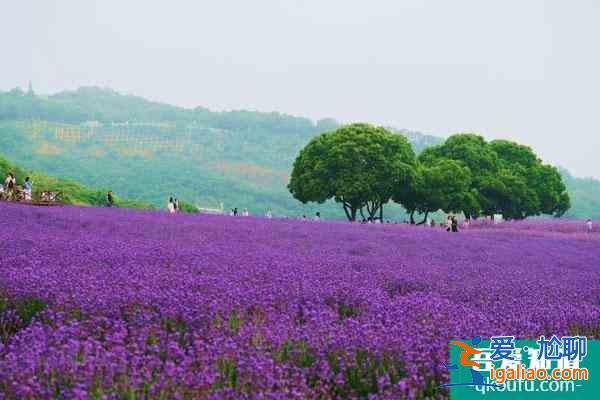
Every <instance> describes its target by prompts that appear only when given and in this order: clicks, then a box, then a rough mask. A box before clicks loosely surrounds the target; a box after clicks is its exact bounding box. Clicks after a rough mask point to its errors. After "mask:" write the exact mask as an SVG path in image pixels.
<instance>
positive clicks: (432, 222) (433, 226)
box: [431, 219, 435, 228]
mask: <svg viewBox="0 0 600 400" xmlns="http://www.w3.org/2000/svg"><path fill="white" fill-rule="evenodd" d="M431 227H432V228H435V219H432V220H431Z"/></svg>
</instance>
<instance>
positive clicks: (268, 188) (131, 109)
mask: <svg viewBox="0 0 600 400" xmlns="http://www.w3.org/2000/svg"><path fill="white" fill-rule="evenodd" d="M337 126H338V124H337V122H336V121H334V120H331V119H324V120H320V121H317V122H313V121H311V120H309V119H306V118H299V117H293V116H290V115H284V114H279V113H260V112H252V111H231V112H212V111H209V110H207V109H205V108H202V107H198V108H194V109H185V108H180V107H175V106H171V105H167V104H162V103H156V102H151V101H147V100H145V99H143V98H140V97H136V96H126V95H121V94H119V93H117V92H115V91H113V90H110V89H100V88H95V87H85V88H80V89H78V90H77V91H72V92H62V93H58V94H56V95H52V96H47V97H43V96H36V95H34V94H33V93H23V92H21V91H19V90H13V91H11V92H6V93H0V152H1V153H3V154H4V155H5V156H6V157H7V158H8V159H9V160H11V161H12V162H16V163H19V164H20V165H24V166H26V167H27V168H32V169H35V170H39V171H44V172H45V173H48V174H50V175H53V176H59V177H62V178H67V179H70V180H74V181H77V182H81V183H82V184H84V185H87V186H91V187H99V188H110V189H112V190H113V191H115V192H116V193H119V194H120V195H122V196H125V197H129V198H137V199H143V200H144V201H148V202H150V203H152V204H153V205H155V206H158V207H163V206H164V204H165V202H166V199H167V198H168V197H169V196H171V195H175V196H177V197H179V198H184V199H187V200H189V201H191V202H192V203H194V204H196V205H199V206H201V207H218V206H219V205H220V204H221V203H223V205H224V207H225V208H226V209H227V208H232V207H238V208H240V209H241V208H248V209H249V210H250V212H251V213H253V214H256V213H264V212H265V210H266V209H267V208H271V209H272V210H273V212H274V213H275V214H276V215H299V214H302V213H306V214H312V213H314V212H315V211H317V210H319V211H321V212H322V214H323V215H324V216H326V217H342V214H343V213H342V211H341V210H340V209H339V207H337V206H334V205H332V204H325V205H306V206H305V205H302V204H300V203H299V202H298V201H296V200H295V199H293V198H292V197H291V195H290V194H289V193H288V191H287V189H286V185H287V182H288V179H289V174H290V171H291V167H292V163H293V160H294V158H295V157H296V155H297V154H298V152H299V150H300V149H301V148H302V147H303V146H304V145H305V144H306V143H308V141H309V140H310V139H311V138H312V137H314V136H315V135H317V134H319V133H321V132H324V131H327V130H331V129H333V128H335V127H337ZM397 132H398V133H400V134H403V135H405V136H407V138H408V139H409V141H410V142H411V144H412V145H413V147H414V148H415V151H417V152H420V151H421V150H422V149H424V148H425V147H427V146H430V145H433V144H437V143H440V142H441V141H442V140H443V139H441V138H437V137H433V136H426V135H422V134H420V133H418V132H410V131H397ZM571 182H578V180H577V179H576V178H572V179H571ZM567 184H568V183H567ZM594 184H595V185H597V186H599V187H600V183H598V182H597V181H593V182H592V183H591V184H590V185H591V186H590V187H594ZM568 185H569V184H568ZM582 190H583V193H582V192H580V191H577V192H574V193H572V196H573V204H574V205H577V204H580V203H578V196H581V197H582V198H584V197H585V193H587V191H588V190H590V189H589V188H588V186H586V187H585V188H584V189H582ZM596 201H597V203H595V205H594V203H593V201H592V204H591V205H589V204H588V203H586V204H588V205H586V210H585V213H586V215H583V214H580V213H579V210H578V209H577V208H573V209H572V210H571V216H577V217H587V213H588V211H589V210H588V209H589V208H590V207H591V208H592V209H595V210H596V213H597V215H599V217H600V201H598V200H596ZM403 216H404V214H403V211H402V210H401V209H400V207H397V206H388V207H387V208H386V217H395V218H401V217H402V218H403Z"/></svg>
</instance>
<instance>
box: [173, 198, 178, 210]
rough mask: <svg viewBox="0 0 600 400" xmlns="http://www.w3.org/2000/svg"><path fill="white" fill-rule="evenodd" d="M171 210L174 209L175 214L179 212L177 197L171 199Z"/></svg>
mask: <svg viewBox="0 0 600 400" xmlns="http://www.w3.org/2000/svg"><path fill="white" fill-rule="evenodd" d="M173 208H174V209H175V212H177V211H178V210H179V200H177V197H175V198H174V199H173Z"/></svg>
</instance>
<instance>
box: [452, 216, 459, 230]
mask: <svg viewBox="0 0 600 400" xmlns="http://www.w3.org/2000/svg"><path fill="white" fill-rule="evenodd" d="M451 227H452V232H458V219H457V218H456V217H452V223H451Z"/></svg>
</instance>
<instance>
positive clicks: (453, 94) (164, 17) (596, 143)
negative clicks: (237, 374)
mask: <svg viewBox="0 0 600 400" xmlns="http://www.w3.org/2000/svg"><path fill="white" fill-rule="evenodd" d="M3 3H4V4H3V5H2V7H1V12H0V50H1V52H2V57H1V58H0V90H8V89H11V88H13V87H15V86H22V87H26V86H27V82H28V81H29V80H31V81H32V82H33V86H34V89H35V90H36V92H38V93H54V92H57V91H60V90H64V89H74V88H77V87H78V86H81V85H99V86H109V87H112V88H114V89H116V90H118V91H121V92H124V93H131V94H136V95H140V96H144V97H147V98H149V99H153V100H159V101H164V102H168V103H172V104H177V105H181V106H186V107H194V106H197V105H202V106H205V107H208V108H210V109H213V110H223V109H252V110H260V111H281V112H285V113H290V114H294V115H299V116H307V117H310V118H313V119H318V118H323V117H333V118H336V119H338V120H340V121H348V122H349V121H369V122H374V123H379V124H386V125H387V124H391V125H394V126H397V127H399V128H407V129H411V130H419V131H422V132H425V133H430V134H434V135H440V136H447V135H449V134H452V133H456V132H467V131H468V132H479V133H481V134H483V135H484V136H486V137H487V138H500V137H501V138H508V139H513V140H517V141H519V142H521V143H524V144H528V145H531V146H533V147H534V148H535V149H536V151H537V152H538V153H539V154H540V155H541V156H542V158H543V159H544V160H546V161H547V162H551V163H553V164H557V165H562V166H565V167H567V168H568V169H570V170H571V171H572V172H573V173H575V174H576V175H579V176H595V177H600V157H599V155H600V153H599V151H598V150H599V149H600V102H599V100H600V51H599V41H600V40H599V39H600V23H599V21H600V1H597V0H571V1H563V0H555V1H550V0H548V1H541V0H540V1H538V0H496V1H485V0H472V1H466V0H452V1H449V0H438V1H433V0H432V1H425V0H421V1H419V0H414V1H413V0H388V1H379V0H368V1H366V0H362V1H354V0H255V1H248V0H237V1H230V0H214V1H208V0H196V1H192V0H189V1H177V0H169V1H162V0H161V1H149V0H144V1H142V0H139V1H132V0H102V1H88V0H71V1H69V0H38V1H34V0H19V1H4V2H3Z"/></svg>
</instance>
